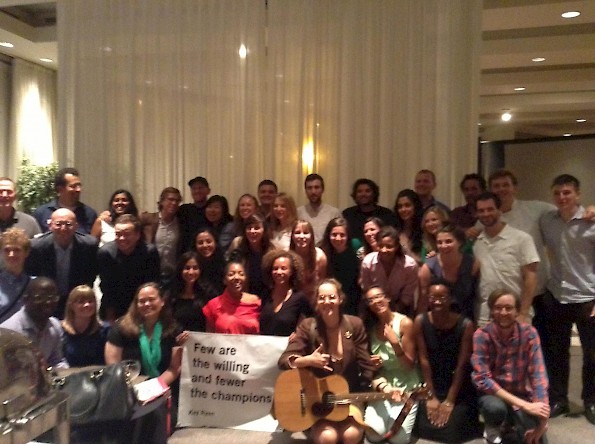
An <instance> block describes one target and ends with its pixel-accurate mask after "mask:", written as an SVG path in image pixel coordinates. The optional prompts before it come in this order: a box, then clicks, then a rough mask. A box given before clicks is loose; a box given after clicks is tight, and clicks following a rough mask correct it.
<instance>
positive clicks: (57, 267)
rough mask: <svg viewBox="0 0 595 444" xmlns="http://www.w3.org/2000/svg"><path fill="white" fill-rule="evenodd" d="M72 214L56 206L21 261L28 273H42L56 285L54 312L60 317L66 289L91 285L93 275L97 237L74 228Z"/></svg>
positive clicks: (74, 217)
mask: <svg viewBox="0 0 595 444" xmlns="http://www.w3.org/2000/svg"><path fill="white" fill-rule="evenodd" d="M77 227H78V223H77V220H76V216H75V214H74V213H73V212H72V211H70V210H68V209H66V208H60V209H58V210H56V211H54V212H53V213H52V216H51V218H50V231H49V233H45V234H43V235H42V236H40V237H38V238H36V239H33V240H32V241H31V253H30V254H29V257H28V258H27V261H26V262H25V272H26V273H27V274H28V275H30V276H45V277H49V278H51V279H53V280H54V281H55V282H56V285H57V286H58V294H59V295H60V300H59V301H58V304H57V306H56V311H55V312H54V316H56V317H58V318H60V319H62V318H63V317H64V308H65V307H66V299H67V297H68V293H70V290H72V289H73V288H74V287H76V286H77V285H83V284H85V285H88V286H90V287H93V281H95V276H96V275H97V239H96V238H95V237H93V236H90V235H88V234H81V233H78V232H77V231H76V229H77Z"/></svg>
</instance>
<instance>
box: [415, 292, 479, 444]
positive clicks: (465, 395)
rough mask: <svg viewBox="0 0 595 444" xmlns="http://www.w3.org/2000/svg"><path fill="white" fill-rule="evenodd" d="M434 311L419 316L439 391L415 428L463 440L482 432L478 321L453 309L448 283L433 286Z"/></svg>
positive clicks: (430, 382)
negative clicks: (474, 372) (474, 374)
mask: <svg viewBox="0 0 595 444" xmlns="http://www.w3.org/2000/svg"><path fill="white" fill-rule="evenodd" d="M428 293H429V301H430V311H429V312H427V313H422V314H420V315H418V316H417V317H416V318H415V322H414V325H413V333H414V337H415V338H417V348H418V355H419V362H420V366H421V370H422V374H423V377H424V381H425V383H426V384H427V386H428V389H429V390H430V391H431V392H432V393H433V395H434V396H433V397H432V398H431V399H428V400H427V401H426V402H425V404H424V403H422V404H420V408H419V410H418V413H417V422H416V425H415V431H414V434H415V435H416V436H418V437H420V438H423V439H429V440H432V441H439V442H445V443H460V442H465V441H469V440H472V439H473V438H476V437H478V436H480V432H481V427H480V425H479V420H478V410H477V404H476V400H477V397H476V393H475V389H474V388H473V385H472V384H471V364H470V362H469V360H470V357H471V352H472V349H473V331H474V326H473V322H471V321H470V320H469V319H467V318H465V317H464V316H463V315H461V314H459V313H456V312H455V311H453V310H452V309H451V305H452V299H451V296H450V291H449V289H448V287H447V286H446V285H445V284H443V283H438V284H435V285H431V286H430V288H429V292H428Z"/></svg>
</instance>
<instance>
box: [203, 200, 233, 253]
mask: <svg viewBox="0 0 595 444" xmlns="http://www.w3.org/2000/svg"><path fill="white" fill-rule="evenodd" d="M205 218H206V219H207V225H208V226H209V227H210V228H211V230H212V231H213V234H214V235H215V239H217V245H218V246H219V248H220V249H221V251H226V250H227V248H228V247H229V244H231V241H232V240H233V238H234V236H235V231H234V226H233V217H232V216H231V214H229V204H228V203H227V199H226V198H225V197H224V196H220V195H218V194H215V195H213V196H211V197H209V198H208V199H207V203H206V205H205Z"/></svg>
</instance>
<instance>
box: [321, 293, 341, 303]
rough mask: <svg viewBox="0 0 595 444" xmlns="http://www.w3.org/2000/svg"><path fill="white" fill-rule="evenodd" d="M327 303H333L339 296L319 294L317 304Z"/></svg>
mask: <svg viewBox="0 0 595 444" xmlns="http://www.w3.org/2000/svg"><path fill="white" fill-rule="evenodd" d="M327 300H328V301H329V302H335V301H338V300H339V296H337V295H336V294H319V295H318V302H325V301H327Z"/></svg>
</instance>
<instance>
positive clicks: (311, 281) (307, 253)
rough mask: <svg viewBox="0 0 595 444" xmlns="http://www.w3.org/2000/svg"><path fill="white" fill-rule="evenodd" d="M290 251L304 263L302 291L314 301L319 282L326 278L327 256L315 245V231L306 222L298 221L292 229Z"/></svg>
mask: <svg viewBox="0 0 595 444" xmlns="http://www.w3.org/2000/svg"><path fill="white" fill-rule="evenodd" d="M289 250H290V251H294V252H295V253H296V254H297V255H298V256H299V257H300V258H302V261H303V263H304V279H303V281H302V288H301V289H302V291H303V292H304V293H305V294H306V296H307V297H308V298H309V299H310V301H312V306H314V293H315V292H316V285H317V284H318V282H319V281H320V280H322V279H324V278H325V277H326V265H327V259H326V254H325V253H324V251H322V250H321V249H320V248H318V247H317V246H315V244H314V229H313V228H312V224H310V222H308V221H305V220H296V221H295V223H294V224H293V227H292V229H291V241H290V243H289Z"/></svg>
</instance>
